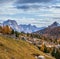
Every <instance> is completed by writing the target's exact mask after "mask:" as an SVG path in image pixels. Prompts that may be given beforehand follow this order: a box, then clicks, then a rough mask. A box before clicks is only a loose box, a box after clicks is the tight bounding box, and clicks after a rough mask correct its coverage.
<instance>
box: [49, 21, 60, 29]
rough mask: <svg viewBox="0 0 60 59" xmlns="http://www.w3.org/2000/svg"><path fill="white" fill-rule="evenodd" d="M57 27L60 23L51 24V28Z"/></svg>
mask: <svg viewBox="0 0 60 59" xmlns="http://www.w3.org/2000/svg"><path fill="white" fill-rule="evenodd" d="M57 26H60V24H59V23H58V22H56V21H55V22H53V24H51V25H50V26H49V27H52V28H53V27H57Z"/></svg>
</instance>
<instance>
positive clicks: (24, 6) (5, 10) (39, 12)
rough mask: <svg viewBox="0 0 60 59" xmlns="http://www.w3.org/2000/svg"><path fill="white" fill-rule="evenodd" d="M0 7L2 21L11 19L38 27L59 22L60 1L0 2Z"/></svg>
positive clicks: (21, 0)
mask: <svg viewBox="0 0 60 59" xmlns="http://www.w3.org/2000/svg"><path fill="white" fill-rule="evenodd" d="M0 6H1V7H0V20H2V21H4V20H7V19H13V20H16V21H17V22H18V23H19V24H32V25H36V26H40V27H41V26H48V25H50V24H51V23H53V22H54V21H58V22H60V16H59V15H60V0H0ZM27 21H28V22H27Z"/></svg>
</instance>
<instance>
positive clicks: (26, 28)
mask: <svg viewBox="0 0 60 59" xmlns="http://www.w3.org/2000/svg"><path fill="white" fill-rule="evenodd" d="M6 25H8V26H10V27H11V28H12V29H14V30H15V31H18V32H25V33H32V32H36V31H38V30H42V29H44V28H45V27H40V28H38V27H36V26H35V25H33V26H32V25H31V24H28V25H24V24H20V25H18V24H17V22H16V21H15V20H10V19H9V20H7V21H4V22H3V23H0V26H6Z"/></svg>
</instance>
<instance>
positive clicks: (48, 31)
mask: <svg viewBox="0 0 60 59" xmlns="http://www.w3.org/2000/svg"><path fill="white" fill-rule="evenodd" d="M35 33H37V34H42V35H43V36H45V37H50V38H52V37H54V38H60V25H59V24H58V23H57V22H54V23H53V24H52V25H50V26H48V27H47V28H45V29H43V30H40V31H37V32H35Z"/></svg>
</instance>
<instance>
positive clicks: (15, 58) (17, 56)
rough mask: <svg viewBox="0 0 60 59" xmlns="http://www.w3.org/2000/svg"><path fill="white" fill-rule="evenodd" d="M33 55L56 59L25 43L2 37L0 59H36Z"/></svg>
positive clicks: (0, 39) (0, 40)
mask: <svg viewBox="0 0 60 59" xmlns="http://www.w3.org/2000/svg"><path fill="white" fill-rule="evenodd" d="M33 53H39V54H40V55H44V56H45V57H46V59H54V58H52V57H50V56H47V55H45V54H44V53H42V52H41V51H39V50H38V49H37V48H36V47H34V46H33V45H32V44H29V43H27V42H25V41H22V40H14V39H12V38H7V37H3V36H0V59H35V58H34V57H33V56H32V55H31V54H33Z"/></svg>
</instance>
